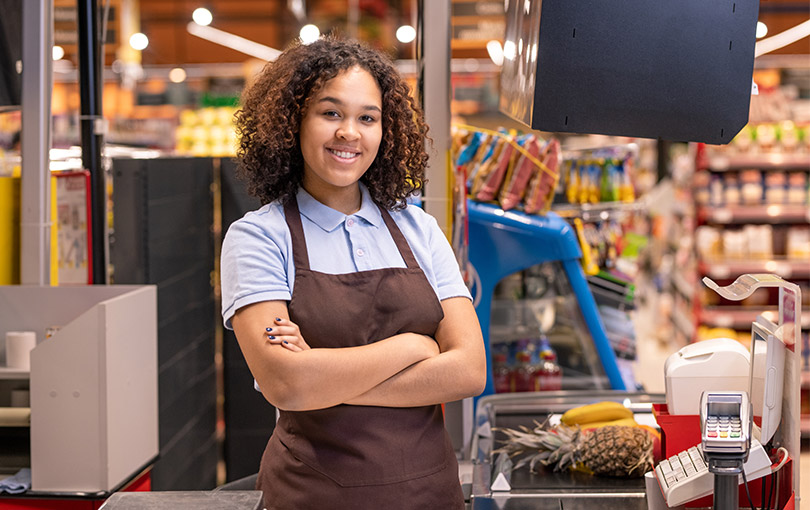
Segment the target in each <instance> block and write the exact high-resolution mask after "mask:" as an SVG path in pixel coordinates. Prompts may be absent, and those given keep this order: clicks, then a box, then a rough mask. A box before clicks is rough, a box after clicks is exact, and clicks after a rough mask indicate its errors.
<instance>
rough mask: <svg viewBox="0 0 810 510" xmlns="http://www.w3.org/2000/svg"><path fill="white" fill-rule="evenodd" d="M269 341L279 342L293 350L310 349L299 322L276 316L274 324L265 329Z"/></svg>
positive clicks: (272, 342)
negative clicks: (302, 334)
mask: <svg viewBox="0 0 810 510" xmlns="http://www.w3.org/2000/svg"><path fill="white" fill-rule="evenodd" d="M265 334H266V335H267V341H268V342H269V343H271V344H278V345H281V346H282V347H285V348H287V349H289V350H291V351H293V352H300V351H306V350H308V349H309V345H307V342H306V340H304V337H303V336H301V330H300V329H298V324H296V323H294V322H293V321H291V320H288V319H282V318H278V317H277V318H276V319H275V320H274V321H273V325H272V326H270V327H268V328H267V329H266V331H265Z"/></svg>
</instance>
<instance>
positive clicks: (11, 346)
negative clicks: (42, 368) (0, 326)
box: [6, 331, 37, 370]
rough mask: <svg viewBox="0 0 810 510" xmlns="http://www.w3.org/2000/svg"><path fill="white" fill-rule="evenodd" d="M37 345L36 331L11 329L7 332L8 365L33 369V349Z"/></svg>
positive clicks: (22, 368)
mask: <svg viewBox="0 0 810 510" xmlns="http://www.w3.org/2000/svg"><path fill="white" fill-rule="evenodd" d="M36 345H37V334H36V332H34V331H9V332H7V333H6V366H8V367H9V368H19V369H21V370H31V350H32V349H33V348H34V347H35V346H36Z"/></svg>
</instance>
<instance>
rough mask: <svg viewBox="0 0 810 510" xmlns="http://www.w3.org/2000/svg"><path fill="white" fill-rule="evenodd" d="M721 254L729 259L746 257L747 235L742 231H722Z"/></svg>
mask: <svg viewBox="0 0 810 510" xmlns="http://www.w3.org/2000/svg"><path fill="white" fill-rule="evenodd" d="M723 255H724V256H725V257H726V258H729V259H744V258H747V257H748V236H747V235H746V234H745V232H744V231H742V230H724V231H723Z"/></svg>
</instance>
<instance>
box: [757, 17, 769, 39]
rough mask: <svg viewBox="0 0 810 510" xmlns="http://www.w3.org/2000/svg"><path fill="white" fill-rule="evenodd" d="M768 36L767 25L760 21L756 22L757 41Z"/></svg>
mask: <svg viewBox="0 0 810 510" xmlns="http://www.w3.org/2000/svg"><path fill="white" fill-rule="evenodd" d="M766 35H768V25H766V24H765V23H763V22H761V21H757V39H762V38H763V37H765V36H766Z"/></svg>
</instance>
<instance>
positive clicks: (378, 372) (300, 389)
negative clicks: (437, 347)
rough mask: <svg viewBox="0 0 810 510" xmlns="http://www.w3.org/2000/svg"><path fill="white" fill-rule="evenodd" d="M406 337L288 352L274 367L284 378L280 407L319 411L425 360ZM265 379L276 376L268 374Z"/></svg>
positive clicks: (365, 390)
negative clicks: (359, 344)
mask: <svg viewBox="0 0 810 510" xmlns="http://www.w3.org/2000/svg"><path fill="white" fill-rule="evenodd" d="M408 335H410V334H403V335H396V336H394V337H390V338H387V339H384V340H380V341H379V342H374V343H371V344H368V345H363V346H359V347H346V348H337V349H310V350H308V351H303V352H299V353H289V354H291V355H287V356H284V357H283V360H284V361H283V362H282V364H281V365H280V366H278V367H277V368H278V369H280V371H281V372H283V373H285V374H286V375H285V378H286V379H287V381H286V384H285V386H286V393H287V394H286V395H279V396H277V397H276V400H278V401H279V407H281V408H286V409H288V410H297V411H304V410H312V409H322V408H325V407H331V406H334V405H338V404H341V403H343V402H346V401H348V400H351V399H353V398H356V397H357V396H358V395H361V394H363V393H365V392H367V391H369V390H370V389H372V388H374V387H375V386H378V385H379V384H380V383H382V382H383V381H385V380H386V379H388V378H390V377H391V376H392V375H394V374H396V373H398V372H401V371H402V370H403V369H405V368H407V367H409V366H411V365H412V364H414V363H416V362H418V361H420V360H422V359H424V358H425V356H426V354H425V353H424V350H420V349H418V348H416V345H415V342H414V338H412V337H409V336H408ZM285 354H286V353H285ZM267 377H271V378H272V377H277V374H273V373H269V374H267ZM260 384H261V383H260Z"/></svg>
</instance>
